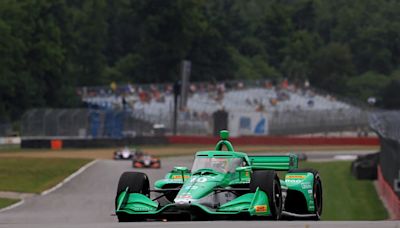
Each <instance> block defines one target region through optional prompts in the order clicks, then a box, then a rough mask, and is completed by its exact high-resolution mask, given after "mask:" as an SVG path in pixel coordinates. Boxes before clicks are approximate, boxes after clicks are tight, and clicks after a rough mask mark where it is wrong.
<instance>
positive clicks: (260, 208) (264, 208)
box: [254, 205, 267, 212]
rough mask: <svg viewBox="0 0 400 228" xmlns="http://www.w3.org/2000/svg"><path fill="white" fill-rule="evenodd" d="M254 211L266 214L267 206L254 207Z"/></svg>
mask: <svg viewBox="0 0 400 228" xmlns="http://www.w3.org/2000/svg"><path fill="white" fill-rule="evenodd" d="M254 209H255V210H256V212H267V205H256V206H254Z"/></svg>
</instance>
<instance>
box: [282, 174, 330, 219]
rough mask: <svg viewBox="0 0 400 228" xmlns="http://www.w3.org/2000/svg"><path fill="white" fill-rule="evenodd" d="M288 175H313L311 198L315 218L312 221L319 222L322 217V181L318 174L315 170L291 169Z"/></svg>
mask: <svg viewBox="0 0 400 228" xmlns="http://www.w3.org/2000/svg"><path fill="white" fill-rule="evenodd" d="M289 173H312V174H313V175H314V183H313V198H314V206H315V211H314V213H315V214H316V216H315V217H314V218H313V219H314V220H320V219H321V215H322V202H323V198H322V181H321V177H320V176H319V172H318V171H317V170H315V169H309V168H306V169H293V170H290V171H289Z"/></svg>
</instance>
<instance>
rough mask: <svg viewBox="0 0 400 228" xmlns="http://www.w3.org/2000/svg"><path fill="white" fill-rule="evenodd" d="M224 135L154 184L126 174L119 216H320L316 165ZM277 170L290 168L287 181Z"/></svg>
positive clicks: (121, 183) (136, 174)
mask: <svg viewBox="0 0 400 228" xmlns="http://www.w3.org/2000/svg"><path fill="white" fill-rule="evenodd" d="M220 135H221V140H220V141H219V142H218V143H217V145H216V148H215V150H211V151H200V152H197V153H196V156H195V160H194V163H193V166H192V169H191V170H189V169H188V168H186V167H175V168H174V169H173V170H172V171H171V172H169V173H167V174H166V176H165V178H164V179H161V180H158V181H156V182H155V184H154V189H150V184H149V179H148V177H147V175H146V174H144V173H139V172H125V173H123V174H122V175H121V177H120V179H119V183H118V189H117V195H116V199H115V210H116V215H117V217H118V220H119V221H120V222H129V221H143V220H149V219H156V220H159V219H160V220H168V221H170V220H211V219H264V218H266V219H272V220H279V219H282V218H302V219H313V220H319V219H320V217H321V213H322V183H321V178H320V176H319V174H318V172H317V171H316V170H313V169H297V167H298V165H297V164H298V160H297V156H296V155H294V154H289V155H287V156H250V155H247V154H245V153H242V152H236V151H234V149H233V146H232V144H231V143H230V142H229V141H228V136H229V132H228V131H221V133H220ZM224 146H225V147H226V151H224V150H222V149H223V147H224ZM277 171H288V172H287V173H286V174H282V175H281V176H283V175H284V177H285V179H284V180H281V179H280V178H279V176H278V173H277Z"/></svg>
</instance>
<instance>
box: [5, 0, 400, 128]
mask: <svg viewBox="0 0 400 228" xmlns="http://www.w3.org/2000/svg"><path fill="white" fill-rule="evenodd" d="M399 12H400V1H395V0H352V1H348V0H335V1H330V0H268V1H267V0H218V1H208V0H2V1H0V34H1V35H0V56H1V59H0V97H1V103H0V119H2V120H15V119H17V118H19V117H20V116H21V115H22V113H23V112H24V111H25V110H26V109H28V108H31V107H76V106H77V105H79V99H78V98H77V96H76V95H75V89H76V87H79V86H91V85H108V84H110V83H111V82H113V81H115V82H117V83H126V82H130V83H160V82H173V81H175V80H177V79H179V67H180V62H181V61H182V60H183V59H187V60H190V61H191V62H192V75H191V80H193V81H219V80H229V79H271V80H280V79H283V78H287V79H289V80H291V81H295V82H302V81H304V80H309V81H310V83H311V85H312V86H314V87H317V88H321V89H324V90H326V91H329V92H332V93H335V94H340V95H343V96H351V97H354V98H358V99H361V100H362V101H365V100H366V99H367V98H368V97H371V96H374V97H377V98H378V100H381V99H383V100H384V101H385V102H384V103H383V105H386V107H389V108H395V107H400V105H399V102H400V95H399V94H400V93H399V92H398V91H399V87H400V85H399V83H398V80H399V79H400V68H399V64H400V14H399ZM396 80H397V81H396ZM396 97H397V98H396ZM395 98H396V99H395Z"/></svg>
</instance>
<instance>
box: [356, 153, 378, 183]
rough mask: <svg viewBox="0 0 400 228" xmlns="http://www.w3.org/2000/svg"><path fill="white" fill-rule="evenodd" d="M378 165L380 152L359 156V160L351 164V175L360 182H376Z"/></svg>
mask: <svg viewBox="0 0 400 228" xmlns="http://www.w3.org/2000/svg"><path fill="white" fill-rule="evenodd" d="M378 163H379V152H378V153H373V154H368V155H362V156H358V158H357V159H356V160H355V161H353V162H352V163H351V173H352V175H353V176H354V177H355V178H357V179H359V180H376V178H377V166H378Z"/></svg>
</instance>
